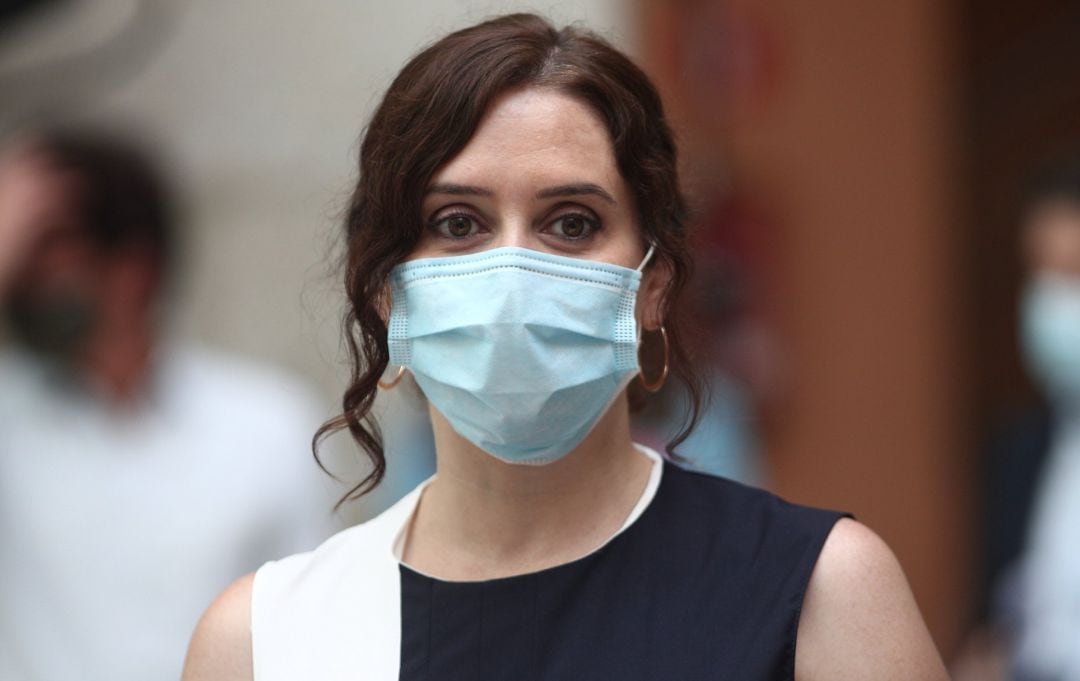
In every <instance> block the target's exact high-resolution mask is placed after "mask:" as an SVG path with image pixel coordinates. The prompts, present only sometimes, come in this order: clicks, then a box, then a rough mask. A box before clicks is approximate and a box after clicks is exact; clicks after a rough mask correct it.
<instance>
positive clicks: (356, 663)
mask: <svg viewBox="0 0 1080 681" xmlns="http://www.w3.org/2000/svg"><path fill="white" fill-rule="evenodd" d="M638 448H639V449H640V450H641V451H642V452H643V453H644V454H645V455H647V456H649V457H650V458H651V459H652V460H653V467H652V472H651V474H650V478H649V481H648V484H647V485H646V488H645V491H644V492H643V494H642V496H641V499H640V500H639V501H638V504H637V506H636V507H635V508H634V510H633V511H632V512H631V514H630V516H629V517H628V518H627V520H626V522H625V524H624V525H623V527H622V528H621V529H620V530H619V531H618V532H616V533H615V535H613V536H612V537H611V538H610V539H609V540H608V541H607V542H606V543H605V544H604V545H602V546H601V547H600V548H598V549H596V550H594V551H592V552H591V553H589V554H588V555H586V556H583V557H581V558H579V559H577V560H574V561H571V562H569V563H564V564H562V565H558V566H555V567H552V568H548V569H545V570H541V571H539V572H534V573H530V574H525V575H518V576H513V577H506V578H500V579H492V580H487V581H479V582H446V581H442V580H439V579H435V578H433V577H430V576H427V575H424V574H421V573H420V572H418V571H416V570H414V569H412V568H410V567H409V566H407V565H405V564H403V563H401V562H400V561H399V559H398V556H400V555H401V548H402V543H403V539H404V528H406V527H407V526H408V523H409V520H410V518H411V516H412V513H413V511H414V510H415V508H416V505H417V502H418V500H419V498H420V494H421V492H422V491H423V488H424V486H426V484H427V483H424V484H423V485H421V486H420V487H418V488H417V489H415V490H413V491H412V492H411V493H409V494H408V495H407V496H405V497H404V498H403V499H402V500H401V501H399V502H398V503H397V504H395V505H394V506H393V507H391V508H390V509H388V510H387V511H385V512H384V513H383V514H382V515H380V516H378V517H377V518H375V519H373V520H371V521H369V522H367V523H364V524H362V525H358V526H356V527H353V528H350V529H347V530H345V531H343V532H340V533H338V534H337V535H335V536H334V537H332V538H330V539H329V540H328V541H326V542H325V543H324V544H323V545H321V546H320V547H319V548H317V549H316V550H315V551H312V552H310V553H305V554H299V555H295V556H290V557H288V558H285V559H284V560H280V561H277V562H272V563H267V564H266V565H264V566H263V567H262V568H260V569H259V570H258V572H257V573H256V575H255V581H254V586H253V591H252V621H251V633H252V655H253V659H252V662H253V667H254V675H255V681H295V680H296V679H312V680H316V681H346V680H355V681H394V680H399V681H421V680H422V681H556V680H558V681H587V680H588V681H591V680H596V681H600V680H604V681H610V680H611V679H619V680H620V681H668V680H678V681H695V680H701V681H706V680H708V681H713V680H716V681H720V680H726V681H774V680H775V681H781V680H784V681H790V680H791V679H793V676H794V663H795V635H796V631H797V629H798V625H799V612H800V610H801V607H802V602H803V595H804V593H805V591H806V586H807V583H808V581H809V579H810V574H811V572H812V571H813V568H814V564H815V562H816V561H817V557H818V554H819V553H820V551H821V547H822V544H823V543H824V541H825V538H826V537H827V536H828V534H829V532H830V530H831V529H832V527H833V525H834V524H835V523H836V521H837V520H838V519H839V518H840V517H842V516H843V515H844V514H841V513H836V512H832V511H823V510H817V509H812V508H807V507H804V506H797V505H793V504H789V503H787V502H785V501H783V500H781V499H779V498H778V497H776V496H774V495H772V494H770V493H768V492H764V491H762V490H758V489H755V488H752V487H747V486H744V485H741V484H738V483H736V482H732V481H730V480H727V479H724V478H718V477H713V476H709V475H705V474H700V473H693V472H689V471H686V470H683V469H681V468H679V467H678V466H676V465H674V464H672V463H670V462H667V461H664V460H663V459H661V457H660V455H659V454H657V453H656V452H654V451H652V450H649V449H647V448H645V447H641V446H639V447H638Z"/></svg>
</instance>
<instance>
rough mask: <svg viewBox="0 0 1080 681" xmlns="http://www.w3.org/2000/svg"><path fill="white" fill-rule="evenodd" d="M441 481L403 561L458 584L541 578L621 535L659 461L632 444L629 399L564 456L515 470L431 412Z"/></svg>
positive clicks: (427, 499) (423, 508)
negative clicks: (526, 576) (538, 574)
mask: <svg viewBox="0 0 1080 681" xmlns="http://www.w3.org/2000/svg"><path fill="white" fill-rule="evenodd" d="M432 423H433V425H434V433H435V446H436V452H437V467H438V475H437V477H436V479H435V481H434V482H432V484H431V485H430V486H429V487H428V488H427V489H426V490H425V492H424V495H423V498H422V500H421V504H420V506H419V508H418V509H417V512H416V515H415V518H414V521H413V524H412V527H411V529H410V533H409V536H408V541H407V543H406V548H405V561H406V562H407V563H409V564H410V565H413V566H414V567H416V568H417V569H419V570H421V571H422V572H426V573H428V574H433V575H435V576H439V577H442V578H444V579H451V580H476V579H491V578H495V577H501V576H509V575H512V574H522V573H526V572H534V571H536V570H540V569H544V568H545V567H551V566H553V565H558V564H561V563H565V562H569V561H570V560H573V559H575V558H577V557H580V556H582V555H585V554H587V553H589V552H591V551H592V550H594V549H595V548H597V547H598V546H599V545H601V544H602V543H604V542H605V541H606V540H607V539H608V538H609V537H610V536H611V535H612V534H614V533H615V532H617V531H618V529H619V528H620V527H621V526H622V524H623V522H624V521H625V519H626V517H627V516H628V515H629V513H630V512H631V510H632V509H633V507H634V505H635V504H636V503H637V500H638V499H639V498H640V496H641V493H642V491H643V489H644V487H645V484H646V481H647V480H648V477H649V471H650V470H651V462H650V460H649V459H648V458H647V457H645V456H644V455H643V454H641V453H640V452H637V451H636V449H635V448H634V445H633V443H632V441H631V439H630V424H629V410H628V407H627V402H626V397H625V394H624V395H623V396H621V397H620V398H619V399H617V400H616V402H615V403H614V404H613V405H612V406H611V408H610V409H609V410H608V411H607V412H606V413H605V414H604V416H603V417H601V419H600V421H599V422H598V423H597V424H596V427H595V428H593V430H592V431H591V432H590V433H589V435H588V436H587V437H586V438H585V440H584V441H583V442H582V443H581V444H580V445H578V446H577V447H576V448H575V449H574V450H573V451H572V452H570V453H569V454H567V455H566V456H565V457H563V458H561V459H559V460H557V461H554V462H552V463H549V464H544V465H539V466H528V465H514V464H507V463H504V462H502V461H499V460H498V459H496V458H494V457H493V456H491V455H489V454H487V453H485V452H483V451H481V450H480V449H478V448H477V447H476V446H475V445H473V444H472V443H470V442H468V441H467V440H465V439H464V438H462V437H461V436H459V435H458V434H457V433H456V432H454V430H453V429H452V428H451V427H450V425H449V424H448V423H447V422H446V420H445V419H444V418H443V417H442V415H441V414H439V413H438V412H436V411H434V410H432Z"/></svg>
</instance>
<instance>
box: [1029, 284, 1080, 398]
mask: <svg viewBox="0 0 1080 681" xmlns="http://www.w3.org/2000/svg"><path fill="white" fill-rule="evenodd" d="M1021 305H1022V308H1021V316H1022V318H1023V319H1022V324H1023V348H1024V355H1025V359H1026V360H1027V363H1028V366H1029V368H1030V369H1031V371H1032V372H1033V374H1034V375H1035V377H1036V378H1037V379H1038V380H1039V381H1040V382H1041V383H1042V385H1043V387H1044V388H1045V389H1046V391H1047V394H1048V396H1049V397H1050V398H1051V399H1052V400H1053V401H1054V403H1055V404H1056V405H1057V406H1058V407H1060V408H1063V409H1066V410H1077V409H1080V278H1076V277H1065V276H1054V275H1043V276H1040V277H1038V278H1036V279H1035V280H1034V281H1032V282H1031V283H1030V284H1029V285H1028V288H1027V290H1026V291H1025V292H1024V297H1023V302H1022V304H1021Z"/></svg>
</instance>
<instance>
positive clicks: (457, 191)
mask: <svg viewBox="0 0 1080 681" xmlns="http://www.w3.org/2000/svg"><path fill="white" fill-rule="evenodd" d="M425 193H426V194H451V195H453V196H495V192H493V191H491V190H490V189H486V188H484V187H474V186H472V185H467V184H445V183H444V184H433V185H431V186H430V187H428V190H427V192H425Z"/></svg>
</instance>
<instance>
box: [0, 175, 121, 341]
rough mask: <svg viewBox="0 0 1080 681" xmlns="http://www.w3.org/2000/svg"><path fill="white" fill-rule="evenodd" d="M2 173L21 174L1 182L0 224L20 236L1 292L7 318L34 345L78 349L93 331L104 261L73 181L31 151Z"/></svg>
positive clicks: (17, 335)
mask: <svg viewBox="0 0 1080 681" xmlns="http://www.w3.org/2000/svg"><path fill="white" fill-rule="evenodd" d="M5 172H7V173H12V174H14V175H16V176H17V179H18V181H16V182H6V183H4V192H3V194H2V195H0V202H4V203H5V204H6V209H5V210H2V211H0V220H3V221H4V224H0V230H8V233H9V234H10V233H13V232H18V233H20V234H22V235H23V237H24V238H23V248H22V253H21V256H20V257H19V260H18V261H17V262H15V263H13V269H12V272H11V276H10V278H9V284H8V287H7V290H6V291H4V292H3V293H4V295H3V298H4V300H3V304H4V305H3V307H4V313H5V316H6V317H7V323H8V325H9V326H10V327H11V331H12V332H13V333H14V335H15V336H16V337H17V338H19V339H21V340H22V341H24V342H26V343H27V344H28V345H29V346H31V348H33V349H36V350H42V351H44V352H46V353H49V354H60V355H70V354H72V353H76V352H78V349H79V347H80V346H81V345H82V344H83V343H85V341H86V339H87V338H88V337H89V335H90V333H91V331H92V330H93V325H94V319H95V317H96V308H97V307H98V304H97V301H98V299H99V297H100V295H101V292H102V283H103V277H104V273H105V262H104V258H103V257H102V255H101V254H100V252H99V251H98V249H97V248H95V246H94V244H93V242H92V241H91V240H90V238H89V237H88V235H87V234H86V233H85V231H84V229H83V227H82V223H81V221H80V216H79V214H78V206H77V198H76V197H77V194H76V191H77V186H76V185H75V180H74V178H73V177H71V175H70V174H66V173H63V172H61V171H60V170H58V169H56V168H55V167H53V166H51V165H50V164H49V163H48V162H43V159H42V158H40V156H35V155H33V154H24V155H23V156H21V157H20V158H18V159H15V160H14V161H10V160H9V162H8V163H7V165H6V167H5Z"/></svg>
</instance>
